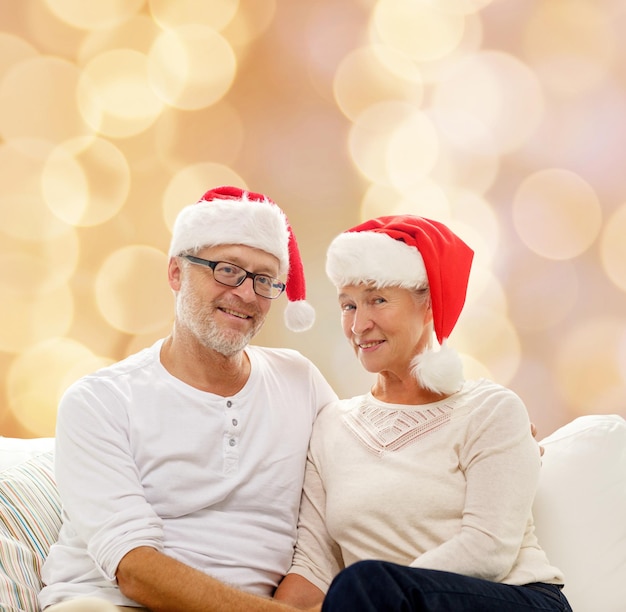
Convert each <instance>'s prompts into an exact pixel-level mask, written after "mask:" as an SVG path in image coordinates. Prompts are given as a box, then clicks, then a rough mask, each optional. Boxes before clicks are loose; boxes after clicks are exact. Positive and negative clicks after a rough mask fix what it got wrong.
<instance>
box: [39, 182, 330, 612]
mask: <svg viewBox="0 0 626 612" xmlns="http://www.w3.org/2000/svg"><path fill="white" fill-rule="evenodd" d="M169 255H170V259H169V264H168V282H169V285H170V287H171V289H172V291H173V292H174V295H175V299H176V308H175V320H174V325H173V329H172V332H171V335H170V336H168V337H167V338H165V339H163V340H160V341H158V342H157V343H155V344H154V345H153V346H152V347H150V348H148V349H145V350H143V351H141V352H139V353H137V354H135V355H132V356H130V357H128V358H127V359H125V360H123V361H121V362H119V363H117V364H114V365H112V366H110V367H108V368H104V369H103V370H100V371H98V372H96V373H94V374H92V375H89V376H86V377H84V378H83V379H81V380H79V381H78V382H76V383H75V384H74V385H72V386H71V387H70V389H68V391H67V392H66V394H65V395H64V397H63V398H62V401H61V403H60V406H59V414H58V421H57V434H56V436H57V449H56V477H57V482H58V487H59V491H60V495H61V499H62V502H63V525H62V528H61V532H60V535H59V540H58V542H57V543H56V544H55V545H53V546H52V548H51V551H50V554H49V557H48V559H47V560H46V563H45V564H44V567H43V572H42V576H43V580H44V584H45V585H46V586H45V587H44V588H43V590H42V591H41V594H40V603H41V606H42V608H47V607H49V608H48V610H49V612H53V611H54V612H60V611H62V610H70V609H72V610H81V611H83V612H84V611H85V610H88V609H96V608H95V607H94V608H90V607H89V606H90V605H91V604H90V603H89V602H93V601H94V599H93V598H95V601H96V602H99V603H100V604H101V605H99V604H98V605H97V606H96V607H97V608H98V609H103V606H104V607H108V609H110V608H113V609H115V607H114V606H117V607H119V608H121V609H124V607H125V606H128V607H130V608H131V609H135V610H136V609H137V607H139V608H140V609H141V608H142V607H143V608H147V609H150V610H155V611H156V610H181V611H184V612H195V611H196V610H197V611H201V610H202V611H203V612H206V610H231V611H236V610H250V609H252V608H253V607H254V608H255V609H257V610H263V609H265V607H267V609H268V610H270V609H271V610H279V609H286V607H285V608H283V605H282V604H280V603H278V602H272V601H271V600H270V599H267V598H269V597H271V595H272V594H273V592H274V589H275V587H276V585H277V584H278V582H279V581H280V579H281V578H282V576H283V575H284V574H285V573H286V571H287V569H288V568H289V566H290V564H291V557H292V553H293V545H294V542H295V535H296V521H297V514H298V508H299V502H300V495H301V489H302V480H303V474H304V465H305V460H306V452H307V447H308V441H309V437H310V433H311V427H312V424H313V421H314V419H315V417H316V415H317V413H318V411H319V409H320V408H321V407H322V406H324V405H325V404H327V403H328V402H330V401H332V400H334V399H336V396H335V394H334V392H333V391H332V389H331V388H330V386H329V385H328V383H327V382H326V381H325V380H324V378H323V377H322V375H321V374H320V372H319V371H318V369H317V368H316V367H315V366H314V365H313V364H312V363H311V362H310V361H309V360H307V359H305V358H304V357H303V356H302V355H301V354H300V353H298V352H296V351H293V350H288V349H268V348H262V347H255V346H249V342H250V340H251V339H252V338H253V337H254V335H255V334H256V333H257V332H258V331H259V329H260V328H261V326H262V325H263V322H264V321H265V318H266V315H267V313H268V311H269V309H270V306H271V303H272V300H273V299H275V298H278V297H279V296H280V295H281V293H282V292H283V290H285V289H286V293H287V297H288V299H289V304H288V306H287V310H286V313H285V314H286V322H287V325H288V327H290V328H291V329H294V330H302V329H307V328H308V327H310V326H311V325H312V322H313V316H314V313H313V310H312V308H311V307H310V306H309V305H308V304H307V303H306V302H305V300H304V298H305V286H304V273H303V270H302V263H301V260H300V256H299V253H298V248H297V244H296V241H295V237H294V235H293V232H292V230H291V227H290V226H289V223H288V221H287V219H286V217H285V215H284V213H283V212H282V211H281V210H280V208H279V207H278V206H277V205H276V204H275V203H274V202H272V201H271V200H270V199H269V198H267V197H265V196H263V195H261V194H255V193H250V192H245V191H242V190H240V189H236V188H233V187H220V188H217V189H214V190H211V191H209V192H207V193H206V194H205V195H204V197H203V198H202V200H201V201H200V202H198V203H196V204H192V205H190V206H188V207H186V208H184V209H183V210H182V211H181V213H180V214H179V216H178V218H177V220H176V223H175V225H174V229H173V236H172V242H171V246H170V252H169ZM287 272H288V275H287V281H286V283H283V282H282V281H281V280H279V277H281V276H282V275H284V274H285V273H287ZM231 585H232V586H231ZM106 602H109V603H108V604H106ZM98 606H99V607H98Z"/></svg>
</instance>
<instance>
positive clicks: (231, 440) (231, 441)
mask: <svg viewBox="0 0 626 612" xmlns="http://www.w3.org/2000/svg"><path fill="white" fill-rule="evenodd" d="M228 443H229V444H230V445H231V446H235V444H237V442H235V440H233V439H232V438H231V439H230V440H229V441H228Z"/></svg>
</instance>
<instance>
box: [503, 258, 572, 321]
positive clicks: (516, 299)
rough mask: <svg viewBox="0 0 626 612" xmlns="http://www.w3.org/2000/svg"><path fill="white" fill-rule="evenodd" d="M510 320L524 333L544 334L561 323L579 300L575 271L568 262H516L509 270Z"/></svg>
mask: <svg viewBox="0 0 626 612" xmlns="http://www.w3.org/2000/svg"><path fill="white" fill-rule="evenodd" d="M507 292H508V295H509V299H510V312H511V319H512V320H513V321H514V323H515V326H516V327H517V328H518V329H520V330H524V331H545V330H548V329H550V328H551V327H555V326H556V325H558V324H559V323H562V322H563V321H564V319H565V318H566V317H567V316H568V315H569V314H570V313H571V312H572V310H573V309H574V307H575V305H576V302H577V300H578V297H579V282H578V276H577V275H576V270H575V268H574V266H573V264H572V263H571V262H569V261H559V262H553V261H541V262H539V261H537V260H536V259H534V258H532V257H531V258H523V259H522V258H519V259H513V260H512V261H511V264H510V266H509V267H508V269H507Z"/></svg>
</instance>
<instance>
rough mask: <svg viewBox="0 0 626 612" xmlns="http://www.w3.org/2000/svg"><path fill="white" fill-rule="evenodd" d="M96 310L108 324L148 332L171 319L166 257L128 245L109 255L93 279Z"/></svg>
mask: <svg viewBox="0 0 626 612" xmlns="http://www.w3.org/2000/svg"><path fill="white" fill-rule="evenodd" d="M95 297H96V302H97V304H98V309H99V310H100V312H101V313H102V316H103V317H104V318H105V319H106V320H107V322H108V323H109V325H111V327H114V328H115V329H119V330H120V331H123V332H125V333H128V334H142V333H149V332H151V331H152V330H155V329H159V328H161V327H163V325H165V323H166V322H167V321H169V320H171V318H172V314H173V307H174V306H173V299H172V293H171V290H170V288H169V285H168V284H167V257H166V256H165V254H164V253H163V252H162V251H159V250H158V249H155V248H153V247H150V246H144V245H131V246H127V247H123V248H121V249H118V250H117V251H115V252H113V253H112V254H111V255H109V256H108V257H107V258H106V260H105V261H104V263H103V264H102V266H101V268H100V270H98V273H97V276H96V281H95Z"/></svg>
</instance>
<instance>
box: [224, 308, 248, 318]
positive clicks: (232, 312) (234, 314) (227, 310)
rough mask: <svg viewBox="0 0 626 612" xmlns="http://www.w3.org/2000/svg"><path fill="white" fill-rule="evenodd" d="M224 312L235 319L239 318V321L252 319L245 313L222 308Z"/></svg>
mask: <svg viewBox="0 0 626 612" xmlns="http://www.w3.org/2000/svg"><path fill="white" fill-rule="evenodd" d="M220 310H221V311H222V312H225V313H226V314H228V315H232V316H233V317H237V318H238V319H250V318H251V317H250V316H249V315H247V314H244V313H243V312H238V311H237V310H231V309H230V308H220Z"/></svg>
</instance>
